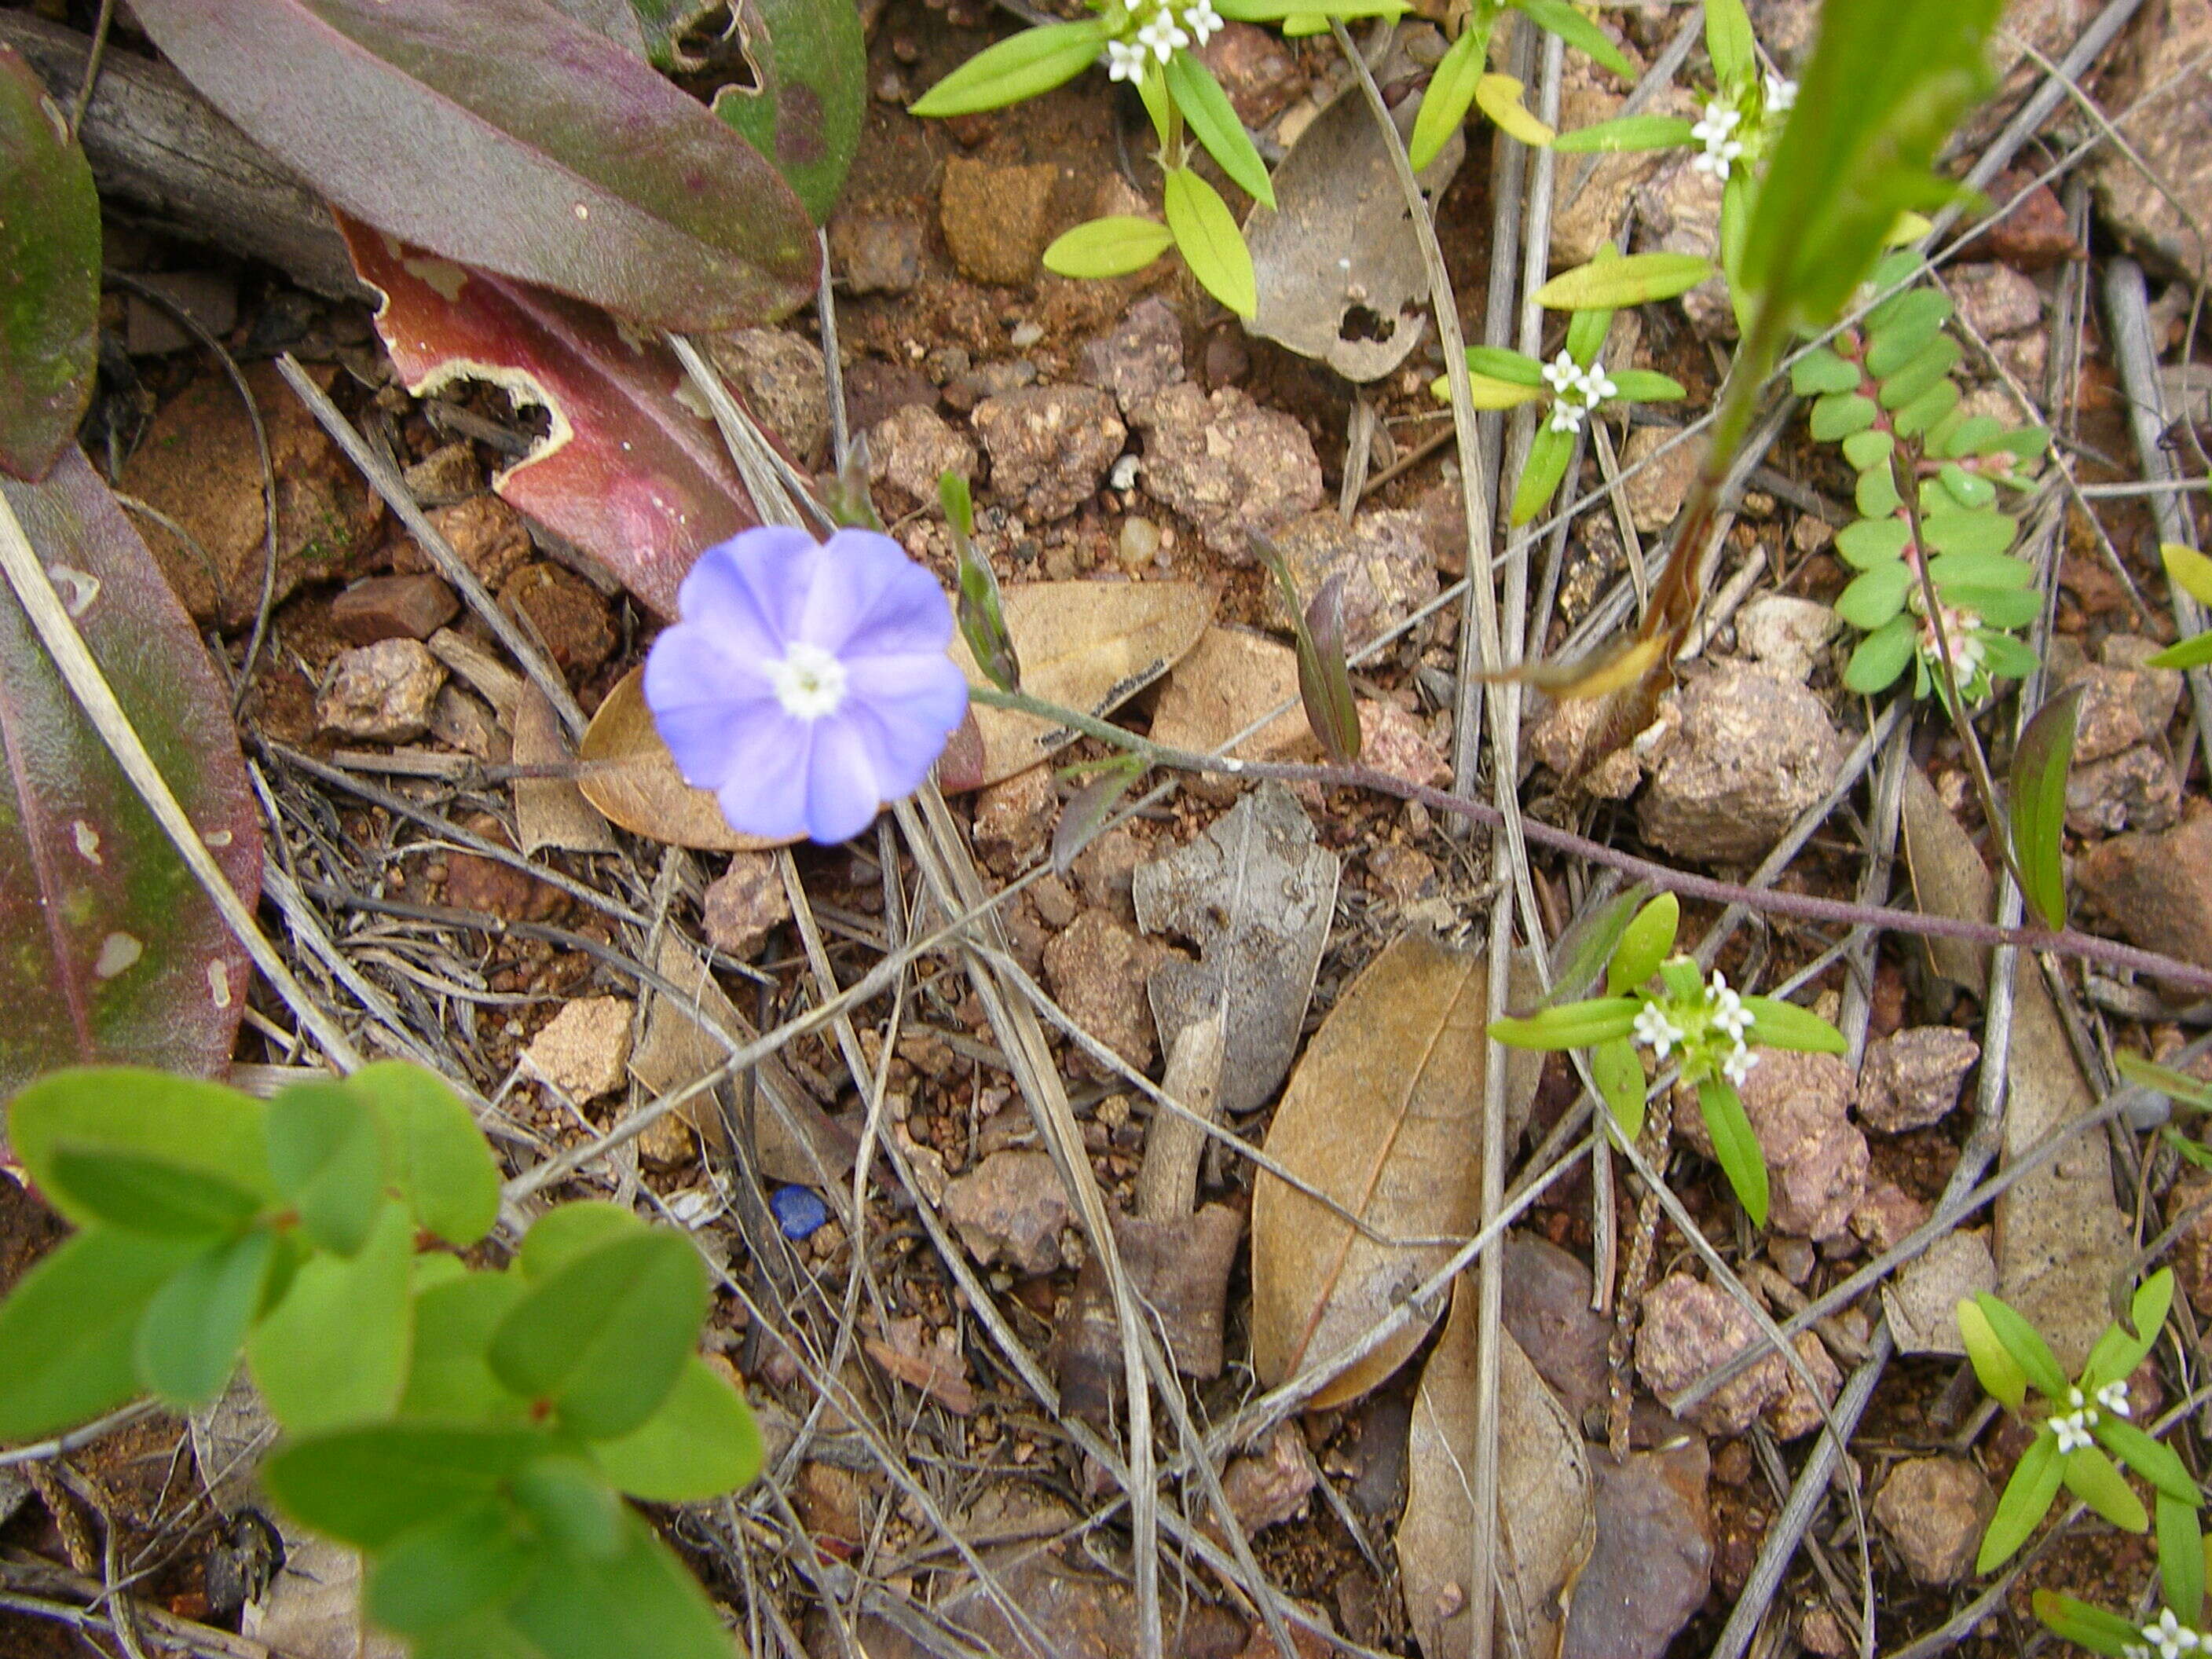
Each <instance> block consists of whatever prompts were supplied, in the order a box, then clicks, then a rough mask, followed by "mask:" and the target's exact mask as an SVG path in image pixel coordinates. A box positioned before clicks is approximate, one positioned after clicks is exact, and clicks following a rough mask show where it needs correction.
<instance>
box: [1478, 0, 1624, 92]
mask: <svg viewBox="0 0 2212 1659" xmlns="http://www.w3.org/2000/svg"><path fill="white" fill-rule="evenodd" d="M1509 3H1510V4H1511V6H1512V7H1513V9H1515V10H1516V11H1517V12H1519V13H1520V14H1521V15H1522V16H1524V17H1526V18H1528V20H1529V21H1531V22H1533V23H1534V24H1535V25H1536V26H1537V27H1539V28H1541V29H1544V30H1547V32H1549V33H1553V34H1556V35H1558V36H1559V39H1560V40H1564V41H1565V42H1566V43H1567V44H1568V45H1569V46H1572V47H1573V48H1574V49H1575V50H1576V51H1577V52H1581V53H1582V54H1583V57H1585V58H1589V59H1591V60H1592V61H1593V62H1595V63H1599V64H1604V65H1605V66H1606V68H1607V69H1609V70H1612V71H1613V73H1614V74H1615V75H1618V76H1620V78H1621V79H1622V80H1624V81H1633V80H1635V79H1636V66H1635V65H1634V64H1631V63H1630V62H1629V61H1628V59H1627V58H1625V57H1623V56H1622V55H1621V51H1620V47H1619V46H1615V45H1613V40H1612V38H1611V37H1610V36H1609V35H1607V33H1606V32H1605V31H1604V30H1603V29H1601V28H1600V27H1598V26H1597V25H1596V24H1595V23H1593V22H1591V21H1590V20H1589V18H1587V17H1585V16H1583V15H1582V13H1580V12H1578V11H1577V10H1576V9H1574V8H1573V7H1572V6H1571V5H1569V4H1567V3H1566V0H1509Z"/></svg>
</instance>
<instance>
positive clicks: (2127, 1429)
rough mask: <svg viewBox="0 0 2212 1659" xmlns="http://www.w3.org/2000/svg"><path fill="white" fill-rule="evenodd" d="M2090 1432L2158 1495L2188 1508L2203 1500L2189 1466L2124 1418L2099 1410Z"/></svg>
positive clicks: (2169, 1448)
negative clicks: (2094, 1424)
mask: <svg viewBox="0 0 2212 1659" xmlns="http://www.w3.org/2000/svg"><path fill="white" fill-rule="evenodd" d="M2090 1432H2091V1433H2092V1434H2093V1435H2095V1436H2096V1437H2097V1441H2098V1443H2099V1444H2100V1445H2101V1446H2103V1447H2104V1449H2106V1451H2108V1452H2110V1453H2112V1455H2113V1456H2115V1457H2117V1458H2118V1459H2119V1460H2120V1462H2123V1463H2124V1464H2126V1465H2127V1466H2128V1468H2130V1470H2132V1471H2133V1472H2134V1473H2136V1474H2139V1475H2141V1476H2142V1478H2143V1479H2144V1480H2148V1481H2149V1482H2150V1483H2151V1485H2152V1486H2155V1487H2157V1488H2158V1490H2159V1492H2160V1495H2161V1496H2162V1497H2165V1498H2169V1499H2171V1500H2172V1501H2173V1502H2174V1503H2177V1504H2187V1505H2188V1506H2189V1507H2190V1508H2191V1509H2194V1508H2196V1507H2197V1505H2198V1504H2202V1503H2203V1501H2204V1495H2203V1492H2199V1491H2198V1490H2197V1480H2196V1478H2195V1477H2194V1476H2193V1475H2191V1474H2190V1473H2189V1466H2188V1465H2187V1464H2185V1463H2184V1462H2182V1461H2181V1459H2180V1458H2179V1456H2178V1455H2176V1454H2175V1453H2174V1450H2173V1449H2172V1447H2170V1446H2167V1445H2166V1444H2164V1443H2161V1442H2159V1441H2156V1440H2154V1439H2152V1438H2151V1437H2150V1436H2148V1434H2145V1433H2144V1432H2143V1431H2142V1430H2141V1429H2139V1428H2137V1427H2136V1425H2134V1424H2132V1423H2130V1422H2129V1421H2128V1420H2127V1419H2125V1418H2124V1417H2115V1416H2113V1415H2112V1413H2110V1412H2101V1413H2099V1414H2098V1418H2097V1424H2096V1426H2095V1427H2094V1428H2093V1429H2092V1430H2091V1431H2090ZM2200 1547H2201V1546H2200Z"/></svg>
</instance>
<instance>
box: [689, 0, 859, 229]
mask: <svg viewBox="0 0 2212 1659" xmlns="http://www.w3.org/2000/svg"><path fill="white" fill-rule="evenodd" d="M731 12H732V17H733V18H734V20H735V21H734V27H735V30H736V32H737V33H738V36H739V38H740V39H741V40H742V41H743V42H744V49H745V59H746V63H747V64H748V66H749V67H750V69H751V70H752V85H751V86H750V87H749V88H745V87H737V86H727V87H724V88H722V89H721V90H720V92H718V93H716V94H714V105H713V108H714V113H715V114H716V115H718V116H719V117H720V118H722V120H723V121H725V122H726V123H727V124H728V125H731V126H732V127H734V128H736V129H737V131H738V132H740V133H742V134H743V135H744V137H745V139H746V140H747V142H749V143H750V144H751V145H752V147H753V148H754V149H757V150H758V151H759V152H760V153H761V155H763V156H765V157H766V158H767V159H768V160H769V161H770V162H771V163H772V164H774V166H775V170H776V171H777V172H778V173H781V174H782V175H783V177H784V180H785V182H786V183H787V184H788V185H790V186H791V188H792V189H793V191H795V192H797V194H798V197H799V200H800V201H801V202H802V203H804V204H805V208H806V212H807V216H808V217H810V218H811V219H812V220H813V221H814V222H815V223H816V224H817V225H820V224H826V223H828V222H829V213H830V210H831V209H833V208H835V207H836V205H837V196H838V192H839V191H842V189H843V188H844V185H845V174H846V173H847V172H848V170H849V169H850V168H851V167H852V165H853V156H854V153H855V152H856V151H857V150H858V149H860V125H861V122H862V120H863V119H864V118H866V114H867V106H868V82H867V76H868V55H867V42H866V39H865V37H864V35H863V33H862V30H861V25H860V9H859V8H858V7H856V6H854V5H852V4H850V3H848V0H746V3H744V4H743V5H738V6H733V7H732V8H731Z"/></svg>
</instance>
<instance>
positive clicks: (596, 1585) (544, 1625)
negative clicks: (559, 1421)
mask: <svg viewBox="0 0 2212 1659" xmlns="http://www.w3.org/2000/svg"><path fill="white" fill-rule="evenodd" d="M507 1620H508V1622H509V1623H511V1624H512V1625H513V1626H514V1628H515V1629H516V1630H518V1631H520V1632H521V1633H522V1634H523V1635H524V1636H525V1637H526V1638H528V1639H529V1640H530V1641H531V1642H532V1643H533V1644H536V1646H537V1647H538V1650H540V1651H541V1652H542V1653H543V1654H544V1656H545V1659H638V1656H640V1655H641V1654H650V1655H652V1656H653V1659H729V1652H730V1638H729V1635H728V1633H727V1632H725V1631H724V1630H723V1628H722V1621H721V1620H720V1619H719V1618H717V1617H716V1616H715V1613H714V1604H713V1603H712V1602H711V1601H708V1599H707V1595H706V1592H705V1591H703V1590H702V1589H700V1588H699V1584H698V1581H697V1580H696V1579H694V1578H693V1577H691V1575H690V1573H688V1572H686V1571H684V1565H683V1564H682V1563H681V1562H679V1561H678V1559H676V1557H675V1556H674V1554H672V1553H671V1552H670V1551H669V1549H668V1547H667V1546H665V1544H663V1543H662V1542H661V1541H659V1539H658V1538H657V1537H655V1536H654V1535H653V1529H652V1528H650V1527H648V1526H647V1525H646V1523H645V1522H644V1521H643V1520H641V1518H640V1517H638V1516H635V1515H632V1514H630V1513H629V1512H627V1511H625V1512H624V1513H623V1516H622V1548H621V1551H620V1553H618V1554H617V1555H615V1556H613V1557H611V1558H610V1559H606V1560H603V1561H602V1560H592V1559H587V1558H586V1559H578V1558H574V1557H569V1558H565V1559H561V1560H559V1561H558V1562H556V1563H555V1564H554V1565H550V1566H548V1567H547V1568H545V1569H544V1571H541V1572H540V1573H539V1574H538V1577H536V1578H535V1579H533V1580H532V1582H531V1583H530V1584H529V1585H528V1586H527V1587H526V1589H524V1590H523V1592H522V1594H521V1595H520V1596H519V1597H517V1598H516V1600H515V1601H514V1602H513V1604H512V1605H511V1606H510V1607H509V1608H508V1610H507Z"/></svg>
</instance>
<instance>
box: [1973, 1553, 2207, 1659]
mask: <svg viewBox="0 0 2212 1659" xmlns="http://www.w3.org/2000/svg"><path fill="white" fill-rule="evenodd" d="M1981 1571H1988V1569H1986V1568H1984V1569H1981ZM2200 1576H2201V1572H2200ZM2171 1599H2172V1598H2171V1597H2169V1598H2168V1600H2169V1601H2171ZM2033 1601H2034V1606H2035V1616H2036V1617H2037V1618H2038V1619H2040V1620H2042V1621H2043V1622H2044V1623H2045V1625H2047V1626H2050V1628H2051V1633H2052V1634H2053V1635H2055V1636H2057V1638H2060V1639H2061V1640H2062V1641H2067V1642H2072V1643H2075V1644H2078V1645H2079V1646H2081V1647H2085V1648H2087V1649H2088V1650H2089V1651H2090V1652H2092V1653H2105V1654H2110V1655H2111V1656H2112V1659H2121V1656H2123V1655H2124V1654H2126V1653H2127V1652H2128V1651H2129V1650H2131V1649H2136V1648H2140V1647H2142V1644H2143V1639H2142V1632H2141V1631H2140V1630H2138V1629H2136V1626H2133V1625H2131V1624H2130V1623H2129V1622H2128V1621H2127V1620H2124V1619H2123V1618H2121V1617H2120V1616H2119V1614H2118V1613H2107V1612H2106V1611H2105V1610H2104V1608H2102V1607H2091V1606H2090V1605H2089V1604H2088V1603H2087V1601H2075V1599H2074V1597H2072V1596H2070V1595H2058V1594H2057V1592H2055V1591H2052V1590H2047V1589H2039V1590H2038V1591H2036V1592H2035V1595H2034V1597H2033ZM2179 1611H2180V1610H2179V1608H2176V1609H2175V1612H2176V1613H2177V1614H2178V1613H2179ZM2191 1622H2192V1623H2193V1622H2194V1620H2192V1621H2191Z"/></svg>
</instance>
